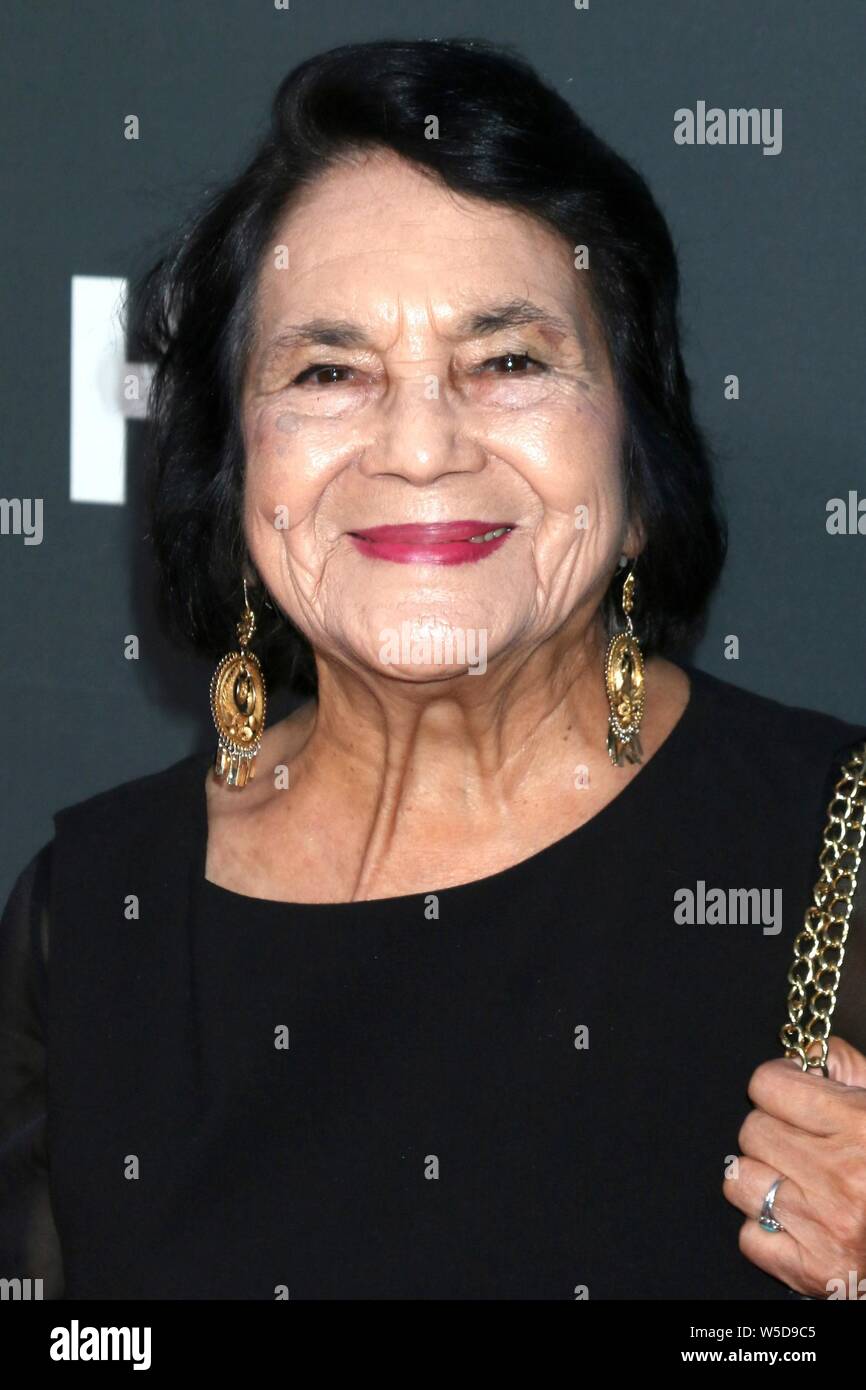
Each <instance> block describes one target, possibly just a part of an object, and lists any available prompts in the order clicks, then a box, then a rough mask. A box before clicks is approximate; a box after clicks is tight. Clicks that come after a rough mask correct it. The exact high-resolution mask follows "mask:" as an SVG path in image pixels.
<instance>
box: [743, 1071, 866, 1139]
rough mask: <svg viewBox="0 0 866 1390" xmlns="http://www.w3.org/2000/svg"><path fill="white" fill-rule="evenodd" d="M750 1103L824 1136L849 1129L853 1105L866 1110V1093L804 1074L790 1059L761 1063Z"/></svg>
mask: <svg viewBox="0 0 866 1390" xmlns="http://www.w3.org/2000/svg"><path fill="white" fill-rule="evenodd" d="M840 1064H841V1053H840ZM749 1099H750V1100H751V1102H752V1104H753V1105H755V1106H756V1107H757V1108H758V1109H759V1110H763V1111H765V1112H766V1113H767V1114H768V1115H772V1116H774V1117H775V1118H776V1119H778V1120H784V1121H786V1122H787V1123H788V1124H789V1125H792V1126H795V1127H796V1128H797V1129H799V1130H804V1131H805V1132H806V1133H807V1134H817V1135H822V1136H827V1135H830V1134H837V1133H838V1132H839V1130H841V1129H844V1128H846V1126H847V1123H848V1119H849V1116H850V1113H851V1106H852V1105H853V1106H854V1107H856V1108H857V1109H860V1108H862V1109H864V1110H866V1090H860V1089H858V1088H856V1087H851V1086H847V1085H845V1083H844V1082H842V1081H837V1080H833V1079H832V1078H830V1077H825V1076H821V1075H819V1074H818V1073H817V1072H815V1071H809V1072H804V1071H803V1070H802V1069H801V1067H800V1064H799V1063H798V1062H796V1061H794V1059H793V1058H791V1057H774V1058H773V1060H772V1061H770V1062H762V1063H761V1065H760V1066H759V1067H757V1068H756V1069H755V1071H754V1072H753V1073H752V1076H751V1079H750V1081H749Z"/></svg>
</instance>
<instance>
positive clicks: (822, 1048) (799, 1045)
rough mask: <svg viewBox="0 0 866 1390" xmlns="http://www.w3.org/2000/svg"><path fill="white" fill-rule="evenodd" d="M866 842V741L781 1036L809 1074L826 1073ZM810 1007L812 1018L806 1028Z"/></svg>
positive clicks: (846, 784)
mask: <svg viewBox="0 0 866 1390" xmlns="http://www.w3.org/2000/svg"><path fill="white" fill-rule="evenodd" d="M864 838H866V742H863V743H860V744H858V745H857V746H856V747H855V748H854V749H853V750H852V751H851V752H850V753H849V755H848V759H847V762H845V763H844V765H843V768H842V774H841V776H840V778H839V780H838V782H837V783H836V786H835V789H834V792H833V797H832V799H831V801H830V804H829V806H828V807H827V825H826V827H825V830H824V841H823V844H822V846H821V853H820V855H819V856H818V865H819V867H820V870H821V876H820V878H819V879H818V882H817V883H816V884H815V888H814V890H813V895H812V896H813V899H814V901H813V902H812V903H810V905H809V906H808V907H807V909H806V915H805V917H804V919H803V927H802V930H801V931H800V932H798V934H797V938H796V940H795V941H794V961H793V964H792V966H791V969H790V970H789V971H788V983H789V985H790V986H791V988H790V990H789V993H788V1022H787V1023H786V1024H784V1026H783V1027H782V1029H781V1030H780V1032H779V1039H780V1041H781V1043H782V1046H783V1048H784V1049H785V1056H786V1057H797V1058H799V1060H800V1065H801V1067H802V1069H803V1071H810V1070H820V1071H822V1072H823V1074H824V1076H826V1075H827V1051H828V1046H829V1042H830V1019H831V1016H832V1014H833V1010H834V1008H835V1007H836V991H837V990H838V988H839V977H840V972H841V970H842V962H843V960H844V959H845V942H846V941H847V939H848V927H849V925H850V918H851V910H852V907H853V904H854V894H855V892H856V890H857V874H858V871H859V869H860V858H861V851H862V849H863V842H864ZM810 988H811V995H810V996H809V998H808V999H807V991H808V990H809V989H810ZM807 1007H808V1010H809V1019H808V1022H806V1023H805V1026H804V1018H805V1015H806V1010H807ZM814 1048H817V1049H818V1050H817V1052H814V1051H812V1049H814Z"/></svg>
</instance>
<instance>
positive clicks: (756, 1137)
mask: <svg viewBox="0 0 866 1390" xmlns="http://www.w3.org/2000/svg"><path fill="white" fill-rule="evenodd" d="M827 1069H828V1071H829V1077H824V1076H822V1075H821V1074H820V1073H819V1072H804V1071H802V1069H801V1067H800V1064H799V1062H797V1061H796V1060H794V1059H793V1058H786V1057H779V1058H777V1059H776V1060H774V1061H772V1062H762V1064H761V1065H760V1066H759V1067H758V1068H756V1070H755V1071H754V1072H753V1074H752V1079H751V1081H750V1082H749V1099H750V1100H751V1101H753V1103H754V1106H755V1108H754V1110H752V1111H750V1112H749V1114H748V1115H747V1116H746V1118H745V1120H744V1122H743V1125H742V1128H741V1129H740V1134H739V1140H738V1142H739V1146H740V1149H741V1152H742V1156H741V1157H740V1159H739V1163H738V1165H735V1169H736V1168H737V1167H738V1169H739V1171H738V1173H736V1175H735V1176H731V1177H727V1176H726V1178H725V1181H724V1184H723V1191H724V1194H725V1196H726V1197H727V1199H728V1201H729V1202H732V1203H733V1205H734V1206H735V1207H738V1208H739V1210H740V1211H742V1212H745V1213H746V1215H747V1216H748V1217H749V1218H750V1219H749V1220H748V1221H746V1222H745V1223H744V1224H743V1226H742V1227H741V1230H740V1249H741V1250H742V1252H743V1254H744V1255H745V1256H746V1258H747V1259H749V1260H751V1261H752V1262H753V1264H756V1265H758V1266H759V1267H760V1268H761V1269H763V1270H766V1272H767V1273H768V1274H772V1275H774V1276H775V1277H776V1278H777V1279H781V1280H782V1281H783V1282H784V1283H785V1284H787V1285H788V1286H789V1288H791V1289H794V1290H796V1291H797V1292H798V1293H802V1294H809V1295H810V1296H811V1297H813V1298H828V1297H830V1296H831V1295H835V1296H836V1297H839V1298H862V1299H866V1057H864V1055H863V1053H862V1052H858V1051H857V1049H856V1048H854V1047H852V1046H851V1044H850V1043H847V1042H845V1041H843V1040H842V1039H841V1038H836V1037H832V1038H831V1039H830V1046H829V1052H828V1056H827ZM780 1176H784V1179H785V1180H784V1182H782V1183H780V1185H779V1187H778V1189H777V1193H776V1199H775V1202H774V1205H773V1216H774V1217H775V1219H776V1220H777V1221H781V1223H782V1226H783V1228H784V1229H783V1230H781V1231H775V1232H768V1231H765V1230H763V1229H762V1227H761V1226H760V1225H759V1223H758V1222H757V1221H756V1220H755V1217H757V1216H758V1215H759V1213H760V1210H761V1204H762V1203H763V1200H764V1197H765V1196H766V1195H767V1192H768V1191H769V1189H770V1187H771V1186H772V1184H773V1182H774V1181H775V1180H776V1178H778V1177H780ZM831 1281H842V1282H841V1284H840V1283H838V1282H831Z"/></svg>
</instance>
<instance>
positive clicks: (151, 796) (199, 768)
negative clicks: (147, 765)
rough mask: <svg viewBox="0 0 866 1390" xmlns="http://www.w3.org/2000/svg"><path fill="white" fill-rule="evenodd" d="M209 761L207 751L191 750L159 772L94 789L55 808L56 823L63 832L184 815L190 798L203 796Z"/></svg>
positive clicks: (188, 807)
mask: <svg viewBox="0 0 866 1390" xmlns="http://www.w3.org/2000/svg"><path fill="white" fill-rule="evenodd" d="M208 763H209V755H208V754H205V753H202V752H196V753H190V754H188V755H187V756H186V757H185V758H180V759H178V760H177V762H174V763H171V764H170V765H169V766H168V767H165V768H162V769H160V770H159V771H157V772H149V773H145V774H144V775H143V776H140V777H133V778H130V779H129V780H127V781H125V782H119V783H117V784H116V785H114V786H112V787H108V788H106V789H105V790H104V791H99V792H94V793H92V794H91V795H90V796H87V797H83V798H82V799H81V800H80V801H74V802H71V803H69V804H67V805H65V806H61V807H60V808H59V809H58V810H56V811H55V812H54V822H55V826H56V827H57V830H58V831H61V830H66V829H67V828H69V827H72V826H77V825H85V824H87V823H90V824H93V825H96V824H100V823H101V824H104V825H109V826H111V825H115V824H118V823H125V824H128V823H131V822H136V821H139V820H143V821H147V822H149V821H150V820H151V818H152V817H153V816H154V815H155V814H162V815H165V816H167V817H169V818H171V819H175V818H178V819H180V818H183V817H184V815H185V814H186V813H188V811H189V809H190V800H191V799H194V798H195V796H196V794H197V793H200V795H201V796H204V777H205V771H206V768H207V766H208Z"/></svg>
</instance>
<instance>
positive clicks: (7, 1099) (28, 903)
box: [0, 842, 64, 1299]
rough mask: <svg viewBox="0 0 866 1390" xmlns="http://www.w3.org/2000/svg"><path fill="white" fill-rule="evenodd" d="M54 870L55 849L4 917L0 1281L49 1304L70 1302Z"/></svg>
mask: <svg viewBox="0 0 866 1390" xmlns="http://www.w3.org/2000/svg"><path fill="white" fill-rule="evenodd" d="M50 869H51V843H50V842H49V843H48V844H46V845H44V846H43V847H42V849H41V850H40V851H39V852H38V854H36V855H34V857H33V859H31V861H30V863H29V864H28V865H27V867H26V868H25V869H24V870H23V871H22V872H21V874H20V875H19V877H18V879H17V880H16V882H15V885H14V887H13V889H12V892H11V894H10V895H9V899H8V901H7V904H6V907H5V909H4V911H3V916H2V918H0V1278H5V1279H31V1280H36V1279H41V1280H42V1286H41V1297H42V1298H46V1299H48V1298H62V1297H63V1296H64V1279H63V1266H62V1259H61V1250H60V1240H59V1237H58V1234H57V1230H56V1227H55V1224H54V1216H53V1212H52V1209H51V1198H50V1192H49V1185H48V1152H47V1143H46V1119H47V1114H46V1109H47V1098H46V1086H45V1060H46V1059H45V1030H44V1023H45V1000H46V986H47V969H48V948H49V933H48V884H49V874H50ZM30 1288H31V1297H39V1296H40V1295H39V1294H38V1293H36V1292H35V1291H33V1290H34V1286H33V1285H31V1286H30Z"/></svg>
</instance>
